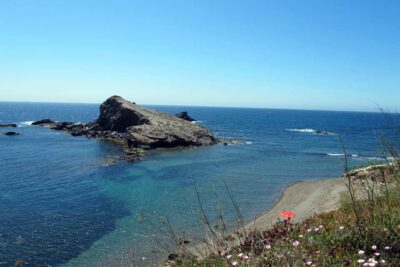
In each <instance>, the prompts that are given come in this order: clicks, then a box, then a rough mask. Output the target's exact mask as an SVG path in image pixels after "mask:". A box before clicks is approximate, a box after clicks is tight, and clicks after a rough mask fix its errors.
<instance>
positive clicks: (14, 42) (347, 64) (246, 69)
mask: <svg viewBox="0 0 400 267" xmlns="http://www.w3.org/2000/svg"><path fill="white" fill-rule="evenodd" d="M399 14H400V1H398V0H393V1H386V0H376V1H368V0H360V1H351V0H326V1H325V0H324V1H322V0H315V1H310V0H301V1H299V0H293V1H286V0H276V1H268V0H262V1H250V0H248V1H234V0H210V1H206V0H198V1H189V0H182V1H172V0H160V1H156V0H145V1H133V0H127V1H121V0H109V1H100V0H64V1H61V0H34V1H32V0H1V1H0V101H44V102H85V103H92V102H93V103H100V102H102V101H103V100H104V99H106V98H107V97H108V96H110V95H114V94H117V95H121V96H123V97H125V98H128V99H130V100H132V101H135V102H137V103H142V104H166V105H202V106H243V107H271V108H303V109H332V110H375V109H376V106H375V103H378V104H380V105H381V106H383V107H385V108H390V109H399V107H400V15H399Z"/></svg>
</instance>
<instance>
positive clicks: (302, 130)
mask: <svg viewBox="0 0 400 267" xmlns="http://www.w3.org/2000/svg"><path fill="white" fill-rule="evenodd" d="M286 130H287V131H289V132H301V133H315V132H316V131H315V130H314V129H310V128H304V129H286Z"/></svg>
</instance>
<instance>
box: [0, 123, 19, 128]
mask: <svg viewBox="0 0 400 267" xmlns="http://www.w3.org/2000/svg"><path fill="white" fill-rule="evenodd" d="M16 127H17V125H16V124H13V123H12V124H0V128H16Z"/></svg>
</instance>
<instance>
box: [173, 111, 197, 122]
mask: <svg viewBox="0 0 400 267" xmlns="http://www.w3.org/2000/svg"><path fill="white" fill-rule="evenodd" d="M175 117H177V118H180V119H182V120H185V121H195V119H193V118H192V117H190V116H189V114H188V112H187V111H182V112H180V113H178V114H176V115H175Z"/></svg>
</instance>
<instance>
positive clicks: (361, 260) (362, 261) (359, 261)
mask: <svg viewBox="0 0 400 267" xmlns="http://www.w3.org/2000/svg"><path fill="white" fill-rule="evenodd" d="M357 262H358V263H364V262H365V260H363V259H359V260H358V261H357Z"/></svg>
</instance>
